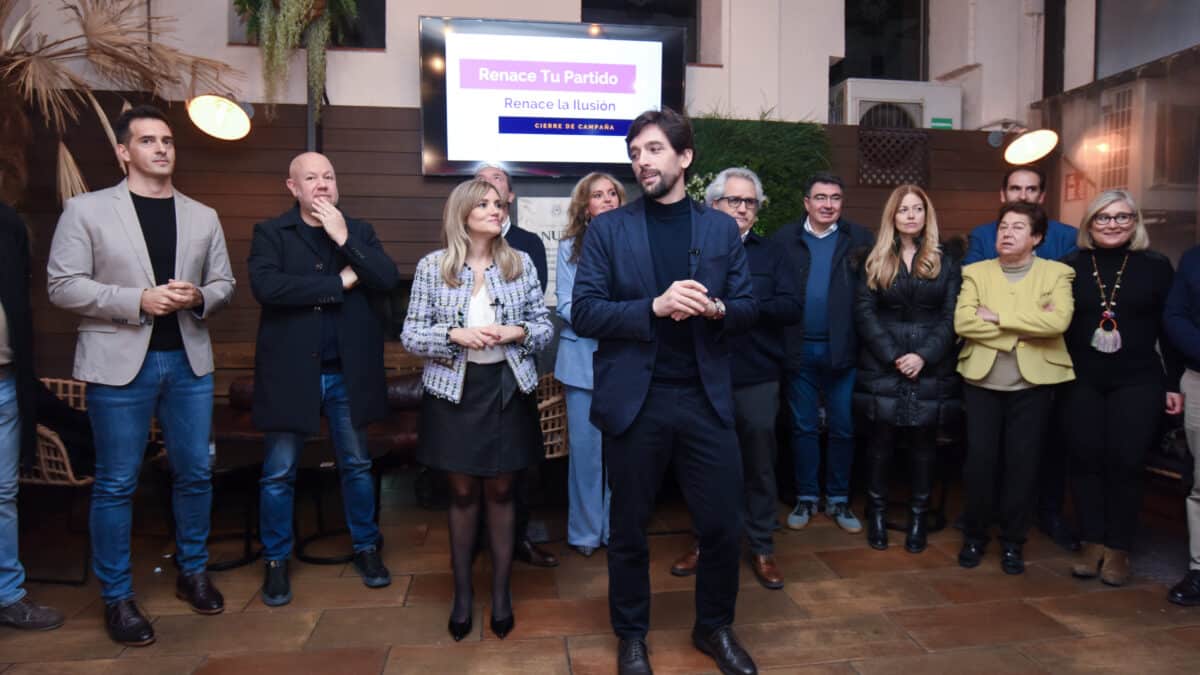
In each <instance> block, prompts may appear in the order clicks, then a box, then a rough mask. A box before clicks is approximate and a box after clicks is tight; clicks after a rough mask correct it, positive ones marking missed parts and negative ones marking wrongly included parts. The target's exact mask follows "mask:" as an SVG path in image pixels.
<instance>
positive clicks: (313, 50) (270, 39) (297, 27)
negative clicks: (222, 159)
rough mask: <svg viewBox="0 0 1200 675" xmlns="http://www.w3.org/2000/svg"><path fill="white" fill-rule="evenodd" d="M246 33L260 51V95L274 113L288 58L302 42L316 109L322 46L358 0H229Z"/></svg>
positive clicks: (349, 21) (350, 16)
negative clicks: (261, 85)
mask: <svg viewBox="0 0 1200 675" xmlns="http://www.w3.org/2000/svg"><path fill="white" fill-rule="evenodd" d="M233 7H234V10H235V11H236V12H237V13H238V15H239V16H241V17H242V21H243V22H244V23H245V24H246V33H247V36H248V37H249V38H250V40H251V41H253V42H257V43H258V47H259V50H260V51H261V52H262V61H263V64H262V71H263V96H264V98H265V99H266V103H267V115H268V117H270V116H271V115H273V110H274V104H275V103H276V102H277V101H278V100H279V89H280V87H281V86H282V85H283V83H284V82H287V77H288V60H289V59H290V58H291V55H292V52H293V51H294V50H295V49H297V48H298V47H300V46H301V44H302V43H303V46H304V49H305V52H306V53H307V64H308V97H309V100H310V101H312V102H313V104H314V106H315V111H316V113H317V114H318V115H319V114H320V110H321V102H322V100H323V98H324V96H323V94H324V93H325V51H326V50H327V49H328V47H329V44H330V43H331V42H332V40H333V38H334V37H335V36H336V37H337V38H338V39H339V40H340V39H341V38H342V36H343V35H344V34H345V31H347V30H348V29H349V28H350V27H351V26H353V24H354V20H355V19H356V18H357V17H358V3H357V1H356V0H233Z"/></svg>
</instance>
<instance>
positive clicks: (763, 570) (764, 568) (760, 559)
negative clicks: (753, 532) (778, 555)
mask: <svg viewBox="0 0 1200 675" xmlns="http://www.w3.org/2000/svg"><path fill="white" fill-rule="evenodd" d="M750 568H751V569H753V570H754V576H755V577H757V578H758V583H760V584H762V585H763V586H764V587H765V588H769V589H771V590H778V589H780V588H783V573H782V572H780V571H779V566H778V565H776V564H775V556H773V555H771V554H770V553H756V554H754V555H753V556H751V557H750Z"/></svg>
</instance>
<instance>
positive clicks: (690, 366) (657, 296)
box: [571, 109, 758, 673]
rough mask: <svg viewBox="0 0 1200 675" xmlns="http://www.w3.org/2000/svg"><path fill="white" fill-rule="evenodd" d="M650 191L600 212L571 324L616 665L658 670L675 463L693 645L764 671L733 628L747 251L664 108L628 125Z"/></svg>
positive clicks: (726, 664) (740, 669)
mask: <svg viewBox="0 0 1200 675" xmlns="http://www.w3.org/2000/svg"><path fill="white" fill-rule="evenodd" d="M625 143H626V147H627V149H628V151H629V158H630V160H632V162H633V173H634V176H635V177H636V178H637V180H638V183H639V184H640V185H641V187H642V191H643V193H644V197H643V198H642V199H638V200H637V201H634V202H632V203H630V204H629V205H627V206H624V207H622V208H617V209H613V210H612V211H609V212H607V213H604V214H601V215H599V216H597V217H596V218H595V220H593V221H592V224H591V226H590V227H589V228H588V232H587V234H586V235H585V237H584V241H583V253H582V257H581V259H580V261H579V268H578V271H577V273H576V277H575V290H574V294H573V298H572V302H573V309H572V317H571V319H572V324H573V326H574V328H575V332H576V333H578V334H579V335H581V336H584V337H591V338H596V339H597V340H598V341H599V347H598V349H597V351H596V354H595V356H594V357H593V368H594V373H595V394H594V397H593V399H592V414H591V419H592V422H593V423H594V424H595V425H596V426H597V427H598V428H599V429H600V431H601V432H602V433H603V438H604V441H603V443H604V463H605V466H606V467H607V469H608V480H609V485H610V487H611V488H612V509H611V516H610V524H611V533H610V535H609V544H608V584H609V592H608V598H609V613H610V616H611V619H612V624H613V631H614V632H615V633H616V634H617V636H618V637H619V638H620V645H619V647H618V656H617V665H618V670H619V672H621V673H649V672H651V669H650V661H649V657H648V655H647V651H646V643H645V637H646V631H647V629H648V628H649V624H650V573H649V549H648V547H647V542H646V526H647V524H648V523H649V521H650V517H651V515H652V514H653V512H654V501H655V498H656V496H657V493H658V489H659V486H660V484H661V483H662V478H663V473H664V472H665V471H666V468H667V464H668V463H669V462H670V461H671V460H674V463H675V469H676V475H677V477H678V480H679V484H680V487H681V488H682V489H683V494H684V497H685V498H686V499H687V503H688V508H689V510H690V511H691V514H692V520H693V523H694V526H695V530H696V532H697V533H698V534H699V541H700V562H699V565H698V566H697V573H696V624H695V627H694V628H693V630H692V643H693V644H694V645H695V646H696V648H697V649H699V650H700V651H702V652H704V653H705V654H708V655H709V656H711V657H712V658H713V659H715V660H716V662H717V665H718V666H719V667H720V670H721V672H723V673H754V672H757V670H756V669H755V666H754V661H753V660H752V659H751V658H750V655H749V654H747V653H746V651H745V650H744V649H743V648H742V647H741V645H740V644H738V641H737V638H736V636H735V635H734V633H733V628H732V625H733V614H734V605H735V603H736V601H737V590H738V560H739V555H738V552H739V547H740V539H741V531H742V522H741V504H742V501H741V500H742V459H741V455H740V453H739V451H738V440H737V435H736V432H735V430H734V414H733V409H734V405H733V384H732V375H731V373H732V370H731V363H730V342H729V340H728V338H729V336H731V335H733V334H736V333H742V332H745V331H747V330H749V329H750V327H751V326H752V325H753V324H754V321H755V320H756V318H757V316H758V307H757V305H756V304H755V301H754V296H753V292H752V288H751V281H750V272H749V268H748V266H747V263H746V251H745V247H744V246H743V245H742V240H741V237H739V236H738V228H737V224H736V223H735V222H734V220H733V218H731V217H729V216H728V215H726V214H724V213H722V212H720V211H718V210H715V209H710V208H708V207H706V206H704V205H703V204H700V203H697V202H693V201H692V200H691V199H690V198H689V197H688V196H687V192H686V190H685V189H684V185H685V179H684V174H685V171H686V169H687V167H688V166H689V165H690V164H691V163H692V157H693V154H694V152H695V145H694V143H693V138H692V128H691V124H690V123H689V122H688V120H687V119H686V118H685V117H683V116H682V115H680V114H679V113H677V112H675V111H673V110H670V109H664V110H662V111H661V112H660V111H655V110H651V111H647V112H645V113H642V114H641V115H640V116H638V118H637V119H635V120H634V121H633V123H632V125H631V126H630V128H629V133H628V134H627V135H626V137H625Z"/></svg>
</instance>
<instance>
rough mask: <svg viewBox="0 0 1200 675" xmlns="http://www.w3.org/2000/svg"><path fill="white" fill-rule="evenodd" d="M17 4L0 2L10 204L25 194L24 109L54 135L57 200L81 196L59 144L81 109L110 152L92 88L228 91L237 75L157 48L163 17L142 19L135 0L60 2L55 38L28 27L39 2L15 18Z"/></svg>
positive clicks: (1, 174) (0, 100)
mask: <svg viewBox="0 0 1200 675" xmlns="http://www.w3.org/2000/svg"><path fill="white" fill-rule="evenodd" d="M17 3H18V0H0V26H10V29H9V32H8V34H6V35H0V195H3V196H4V199H5V200H6V201H9V202H10V203H11V202H16V201H17V198H19V197H20V195H21V194H22V193H23V192H24V189H25V186H24V180H25V177H26V175H27V173H26V167H25V157H24V154H25V147H26V146H27V145H28V143H29V141H30V135H31V133H32V125H31V123H30V119H29V114H30V112H31V111H33V110H36V111H37V112H38V113H39V114H40V116H41V119H42V120H44V122H45V124H46V125H47V126H48V127H49V128H51V129H53V130H54V131H55V132H56V133H57V134H58V135H59V143H58V194H59V198H60V199H61V200H63V201H65V200H67V199H69V198H70V197H73V196H74V195H76V194H79V193H81V192H86V191H87V185H86V183H85V182H84V179H83V175H82V174H81V173H80V171H79V167H78V165H77V164H76V163H75V159H74V158H73V157H72V156H71V152H70V150H68V149H67V146H66V144H65V143H64V142H63V141H62V136H63V134H64V133H65V132H66V130H67V128H68V127H69V126H72V125H74V124H76V123H77V122H78V121H79V115H80V113H81V112H82V111H83V110H87V109H88V108H91V109H92V111H93V112H95V114H96V117H97V119H98V121H99V122H100V125H101V126H102V127H103V128H104V131H105V133H106V134H107V135H108V139H109V142H110V143H112V145H113V147H114V153H115V148H116V144H117V141H116V137H115V136H114V135H113V131H112V128H111V127H110V126H109V123H108V117H107V115H106V114H105V113H104V110H103V109H102V108H101V107H100V103H99V102H98V101H97V100H96V96H95V94H94V93H93V85H95V86H96V88H106V89H113V90H118V91H120V90H132V91H147V92H150V93H151V94H154V95H159V96H165V95H166V94H168V93H170V92H172V91H175V92H178V91H181V90H187V89H189V88H190V89H192V90H207V91H222V92H224V91H229V90H230V86H229V80H231V79H235V78H238V77H241V74H240V73H239V72H238V71H236V70H234V69H233V68H232V67H230V66H229V65H228V64H226V63H223V62H221V61H216V60H214V59H207V58H203V57H200V56H193V55H191V54H188V53H186V52H183V51H180V50H179V49H176V48H174V47H171V46H170V45H168V44H165V43H164V42H163V41H162V40H161V39H160V38H161V36H162V35H163V34H164V33H165V32H167V30H168V26H169V23H170V19H167V18H163V17H155V16H148V15H147V14H146V13H145V3H144V2H143V0H64V1H63V2H62V7H61V10H60V11H61V12H63V13H64V14H65V15H66V16H67V19H68V23H70V24H72V30H71V31H68V32H67V34H66V35H64V36H63V37H60V38H57V39H51V38H49V37H48V36H46V35H44V34H40V33H35V32H34V30H33V21H34V12H35V11H36V5H37V4H41V5H43V7H44V6H45V5H46V3H34V5H35V6H34V7H30V8H29V9H27V10H26V11H25V12H24V13H22V14H20V15H19V16H15V15H14V14H13V11H14V10H15V9H16V6H17ZM43 11H45V10H44V9H43ZM13 16H15V18H14V19H13V21H12V22H11V23H9V21H8V19H9V18H10V17H13ZM80 62H83V63H86V64H88V65H90V66H91V70H92V71H93V73H94V74H93V76H92V78H91V79H85V78H84V77H82V76H81V75H79V72H80V71H79V69H78V65H79V63H80ZM101 85H107V86H101ZM126 105H128V104H126ZM123 169H124V166H122V170H123Z"/></svg>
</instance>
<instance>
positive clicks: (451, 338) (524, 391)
mask: <svg viewBox="0 0 1200 675" xmlns="http://www.w3.org/2000/svg"><path fill="white" fill-rule="evenodd" d="M503 219H504V203H503V202H502V201H501V200H500V195H499V193H497V192H496V189H495V188H494V187H492V186H491V184H489V183H487V182H486V181H482V180H470V181H466V182H464V183H461V184H459V185H458V187H456V188H454V191H453V192H451V193H450V197H449V199H448V200H447V201H446V209H445V212H444V214H443V221H444V223H443V225H444V229H443V234H442V236H443V243H445V246H446V247H445V248H443V249H439V250H437V251H434V252H433V253H430V254H429V255H427V256H425V257H424V258H422V259H421V261H420V262H419V263H417V271H416V274H415V276H414V278H413V287H412V297H411V299H410V301H409V308H408V315H407V317H406V318H405V320H404V330H403V332H402V333H401V336H400V339H401V342H403V344H404V348H405V349H407V350H408V351H409V352H410V353H412V354H416V355H418V356H423V357H425V370H424V374H423V375H422V383H423V384H424V388H425V396H424V398H423V399H422V403H421V427H420V429H421V434H420V444H419V447H418V450H417V460H418V461H420V462H421V463H422V464H425V465H427V466H430V467H433V468H437V469H442V470H444V471H446V474H447V477H448V479H449V483H450V514H449V520H450V559H451V563H452V565H453V569H454V603H453V607H452V609H451V612H450V621H449V625H448V629H449V631H450V634H451V636H453V638H454V639H455V640H461V639H462V638H463V637H465V636H466V635H467V634H469V633H470V632H471V625H472V618H471V607H472V603H473V602H474V589H473V588H472V587H471V566H472V565H471V563H472V559H471V558H472V549H473V547H474V545H475V537H476V534H477V530H478V527H479V525H478V523H479V508H480V501H481V500H480V497H481V494H482V497H483V499H482V501H483V503H484V504H485V505H486V508H487V524H488V533H487V535H488V541H489V542H490V544H491V549H492V616H491V627H492V631H493V632H494V633H495V634H496V636H497V637H500V638H503V637H505V636H506V635H508V633H509V631H511V630H512V627H513V613H512V595H511V592H510V590H509V577H510V576H511V572H512V558H513V527H514V524H513V501H512V497H513V476H514V475H515V473H516V472H518V471H520V470H521V469H524V468H526V467H528V466H530V465H531V464H533V463H535V462H536V461H538V459H539V458H541V457H542V456H543V450H542V438H541V428H540V425H539V421H538V411H537V401H536V397H535V395H534V389H536V388H537V381H538V376H537V367H536V365H535V364H534V360H533V354H534V353H535V352H538V351H541V350H542V349H543V348H545V347H546V345H548V344H549V343H550V340H551V338H552V337H553V335H554V328H553V326H552V325H551V323H550V317H549V311H548V310H547V309H546V305H545V302H544V300H543V298H542V290H541V286H539V284H538V278H537V272H536V271H535V270H534V267H533V262H532V261H531V260H530V258H529V256H528V255H526V254H524V253H522V252H520V251H516V250H514V249H513V248H511V247H510V246H509V245H508V244H507V243H505V241H504V237H502V236H500V226H501V223H502V221H503Z"/></svg>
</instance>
